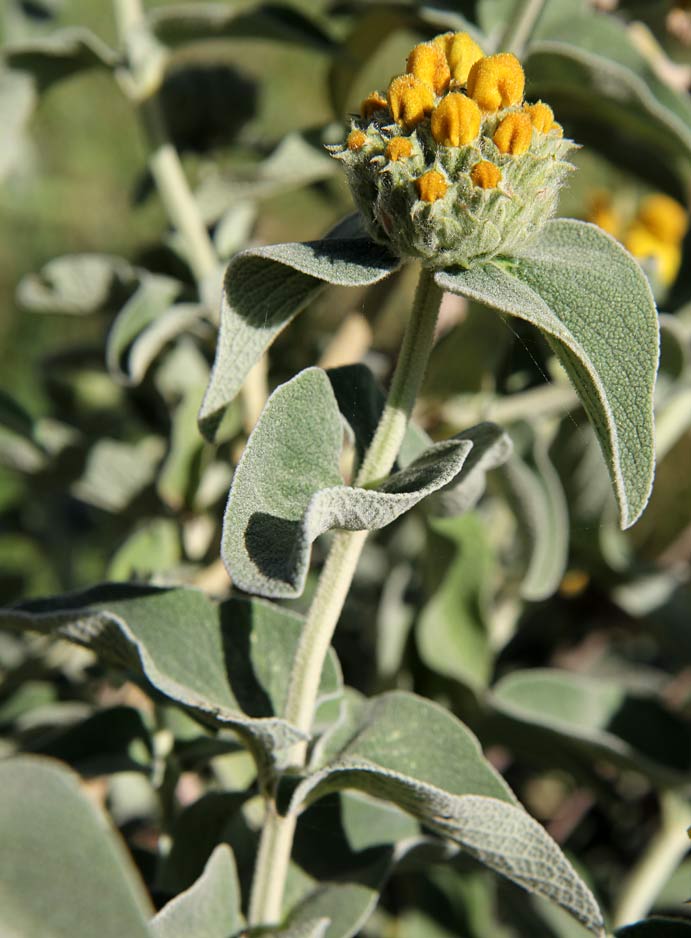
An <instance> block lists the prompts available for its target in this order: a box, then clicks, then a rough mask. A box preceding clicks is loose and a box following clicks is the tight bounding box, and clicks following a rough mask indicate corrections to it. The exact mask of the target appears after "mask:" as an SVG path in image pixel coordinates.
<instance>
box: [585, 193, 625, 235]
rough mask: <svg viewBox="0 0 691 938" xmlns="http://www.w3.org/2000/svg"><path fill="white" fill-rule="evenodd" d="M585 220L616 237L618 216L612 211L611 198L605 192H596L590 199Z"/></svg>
mask: <svg viewBox="0 0 691 938" xmlns="http://www.w3.org/2000/svg"><path fill="white" fill-rule="evenodd" d="M586 221H589V222H592V223H593V224H594V225H597V226H598V228H602V230H603V231H606V232H607V233H608V234H611V235H614V237H615V238H616V237H617V232H618V231H619V217H618V215H617V213H616V212H615V211H614V206H613V205H612V200H611V199H610V197H609V195H608V194H607V193H606V192H596V193H594V195H593V197H592V198H591V200H590V206H589V209H588V214H587V216H586Z"/></svg>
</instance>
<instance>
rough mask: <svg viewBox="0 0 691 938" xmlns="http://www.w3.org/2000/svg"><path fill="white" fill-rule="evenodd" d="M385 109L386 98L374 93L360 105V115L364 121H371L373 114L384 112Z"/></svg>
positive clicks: (376, 92)
mask: <svg viewBox="0 0 691 938" xmlns="http://www.w3.org/2000/svg"><path fill="white" fill-rule="evenodd" d="M385 108H386V98H385V97H384V96H383V95H381V94H379V92H378V91H373V92H372V94H368V95H367V97H366V98H365V99H364V101H363V102H362V104H361V105H360V114H361V115H362V117H363V119H364V120H369V119H370V117H372V115H373V114H375V113H376V112H377V111H383V110H384V109H385Z"/></svg>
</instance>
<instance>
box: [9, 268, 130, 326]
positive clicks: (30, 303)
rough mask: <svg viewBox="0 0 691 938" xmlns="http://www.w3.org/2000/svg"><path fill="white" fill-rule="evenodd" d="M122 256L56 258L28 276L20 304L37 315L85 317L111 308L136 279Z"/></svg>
mask: <svg viewBox="0 0 691 938" xmlns="http://www.w3.org/2000/svg"><path fill="white" fill-rule="evenodd" d="M136 276H137V275H136V272H135V271H134V270H133V269H132V267H131V266H130V265H129V263H128V262H127V261H126V260H124V259H123V258H121V257H115V256H112V255H108V254H67V255H65V256H64V257H56V258H54V259H53V260H52V261H48V263H47V264H46V265H45V266H44V267H43V268H42V270H41V272H40V273H38V274H27V275H26V276H25V277H23V278H22V279H21V280H20V282H19V286H18V287H17V302H18V303H19V305H20V306H23V307H24V308H25V309H29V310H31V311H32V312H36V313H64V314H68V315H72V316H85V315H88V314H89V313H95V312H99V311H100V310H102V309H105V308H107V307H108V305H109V303H110V301H112V300H113V299H114V298H115V297H117V295H118V294H122V293H123V291H124V290H126V289H127V288H128V287H129V286H130V285H131V284H132V283H133V282H134V281H135V278H136Z"/></svg>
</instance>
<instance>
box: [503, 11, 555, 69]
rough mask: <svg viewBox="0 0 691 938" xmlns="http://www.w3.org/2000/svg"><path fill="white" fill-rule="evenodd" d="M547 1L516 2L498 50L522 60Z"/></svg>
mask: <svg viewBox="0 0 691 938" xmlns="http://www.w3.org/2000/svg"><path fill="white" fill-rule="evenodd" d="M546 2H547V0H516V8H515V10H514V13H513V16H512V17H511V19H510V20H509V22H508V24H507V26H506V29H505V30H504V32H503V34H502V36H501V39H500V40H499V44H498V46H497V50H498V51H499V52H513V53H514V55H517V56H518V58H519V59H520V58H521V57H522V55H523V53H524V52H525V47H526V45H527V44H528V40H529V39H530V37H531V36H532V34H533V31H534V29H535V26H536V24H537V21H538V19H539V18H540V14H541V13H542V11H543V9H544V7H545V4H546Z"/></svg>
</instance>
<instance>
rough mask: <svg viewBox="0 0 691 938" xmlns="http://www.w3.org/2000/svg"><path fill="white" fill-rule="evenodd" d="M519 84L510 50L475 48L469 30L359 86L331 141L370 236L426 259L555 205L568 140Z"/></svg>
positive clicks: (472, 254)
mask: <svg viewBox="0 0 691 938" xmlns="http://www.w3.org/2000/svg"><path fill="white" fill-rule="evenodd" d="M524 88H525V76H524V74H523V69H522V67H521V64H520V62H519V61H518V59H517V58H516V57H515V56H514V55H512V54H511V53H508V52H501V53H499V54H497V55H490V56H485V55H484V54H483V52H482V49H481V48H480V47H479V46H478V45H477V43H476V42H475V41H474V40H473V39H472V38H471V36H469V35H468V34H467V33H445V34H443V35H441V36H437V37H436V38H435V39H433V40H432V41H431V42H425V43H421V44H420V45H418V46H415V48H414V49H413V50H412V51H411V53H410V55H409V56H408V61H407V70H406V73H405V74H404V75H398V76H397V77H395V78H393V79H392V81H391V82H390V84H389V87H388V90H387V92H386V94H385V95H384V94H381V93H379V92H373V93H372V94H370V95H369V96H368V97H367V98H365V100H364V101H363V102H362V106H361V111H360V116H359V117H357V118H354V119H353V121H352V127H351V130H350V133H349V134H348V136H347V138H346V141H345V144H344V145H342V146H336V147H332V148H331V153H332V155H333V156H334V157H336V158H337V159H339V160H341V161H342V162H343V164H344V167H345V170H346V174H347V178H348V182H349V185H350V188H351V190H352V192H353V196H354V198H355V201H356V203H357V205H358V208H359V209H360V211H361V212H362V215H363V216H364V219H365V224H366V226H367V229H368V232H369V234H370V235H371V236H372V238H374V240H376V241H378V242H380V243H383V244H386V245H387V246H389V247H390V248H391V250H392V251H393V252H394V253H395V254H397V255H399V256H402V257H413V258H419V259H420V260H422V262H423V263H424V264H425V265H426V266H428V267H434V268H436V267H449V266H453V265H461V266H463V267H469V266H471V265H472V264H473V263H475V262H478V261H483V260H487V259H488V258H491V257H493V256H495V255H497V254H510V253H511V251H512V250H513V249H516V248H517V247H518V246H519V245H521V244H524V243H525V242H526V240H528V239H529V238H530V237H532V235H533V234H535V232H537V231H538V230H539V229H540V228H541V227H542V225H543V224H544V222H545V221H546V220H547V219H548V218H550V217H551V216H552V215H553V214H554V212H555V209H556V204H557V198H558V192H559V189H560V187H561V185H562V183H563V181H564V178H565V176H566V174H567V172H568V171H569V170H570V169H571V168H572V167H571V164H570V163H568V162H566V161H565V160H564V156H565V154H566V153H568V151H569V150H570V149H571V148H572V147H573V146H574V144H573V143H572V142H571V141H569V140H565V139H564V137H563V132H562V129H561V127H560V125H559V124H558V123H556V121H555V120H554V115H553V113H552V110H551V108H550V107H549V106H548V105H547V104H543V103H542V102H541V101H538V102H537V103H535V104H528V103H526V102H525V101H524V99H523V92H524Z"/></svg>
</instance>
